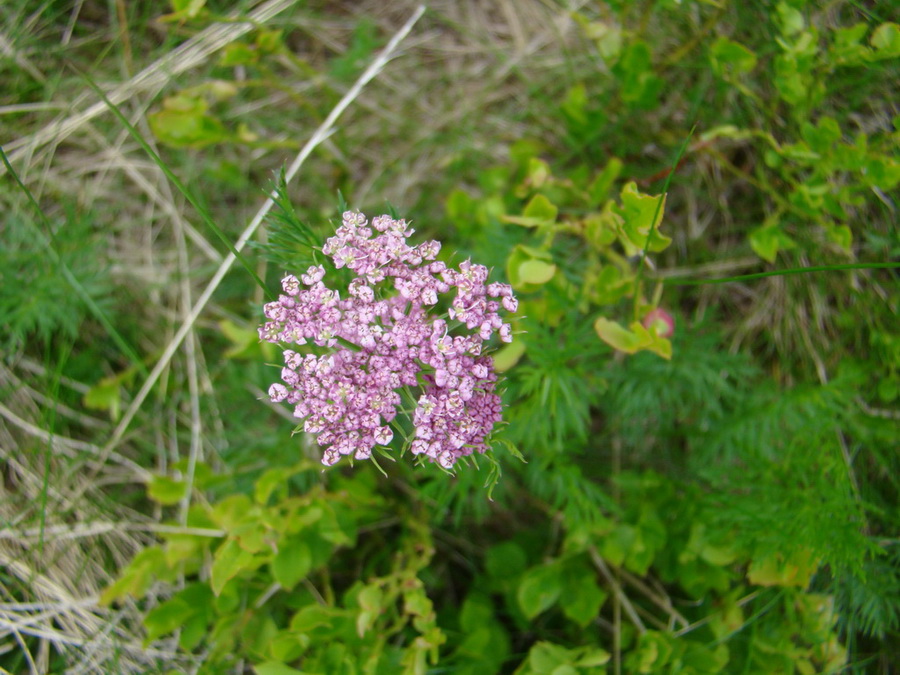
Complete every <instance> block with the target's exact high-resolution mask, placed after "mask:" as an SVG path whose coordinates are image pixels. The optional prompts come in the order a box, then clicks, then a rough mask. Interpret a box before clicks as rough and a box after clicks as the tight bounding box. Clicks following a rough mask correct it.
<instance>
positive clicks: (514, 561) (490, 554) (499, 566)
mask: <svg viewBox="0 0 900 675" xmlns="http://www.w3.org/2000/svg"><path fill="white" fill-rule="evenodd" d="M527 564H528V558H527V556H526V555H525V551H523V550H522V547H521V546H519V545H518V544H516V543H515V542H512V541H504V542H503V543H501V544H497V545H495V546H491V548H489V549H488V550H487V553H486V554H485V560H484V566H485V569H486V570H487V573H488V576H490V577H493V578H494V579H497V580H508V579H513V578H515V577H517V576H518V575H519V574H521V573H522V572H524V571H525V567H526V565H527Z"/></svg>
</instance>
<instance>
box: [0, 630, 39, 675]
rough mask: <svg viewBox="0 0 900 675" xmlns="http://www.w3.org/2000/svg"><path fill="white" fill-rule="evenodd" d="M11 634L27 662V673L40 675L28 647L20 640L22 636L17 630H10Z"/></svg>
mask: <svg viewBox="0 0 900 675" xmlns="http://www.w3.org/2000/svg"><path fill="white" fill-rule="evenodd" d="M2 621H3V620H2V619H0V622H2ZM11 632H12V634H13V636H14V637H15V638H16V642H17V643H18V644H19V648H20V649H21V650H22V653H23V654H25V660H26V661H28V672H29V673H32V675H40V671H39V670H38V667H37V664H36V663H35V662H34V657H33V656H31V651H29V649H28V645H26V644H25V640H23V639H22V636H21V635H20V634H19V631H18V629H16V628H12V629H11Z"/></svg>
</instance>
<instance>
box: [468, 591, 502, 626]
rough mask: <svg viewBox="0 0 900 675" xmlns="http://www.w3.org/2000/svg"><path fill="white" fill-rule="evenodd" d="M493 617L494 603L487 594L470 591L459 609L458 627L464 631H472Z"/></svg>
mask: <svg viewBox="0 0 900 675" xmlns="http://www.w3.org/2000/svg"><path fill="white" fill-rule="evenodd" d="M493 619H494V604H493V603H492V602H491V599H490V597H489V596H487V595H485V594H483V593H478V592H472V593H470V594H469V596H468V597H467V598H466V599H465V601H464V602H463V605H462V609H460V611H459V627H460V628H461V629H462V630H463V632H465V633H474V632H475V631H477V630H478V629H479V628H481V627H482V626H485V625H487V624H488V623H490V622H491V621H493Z"/></svg>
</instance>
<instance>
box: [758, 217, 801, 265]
mask: <svg viewBox="0 0 900 675" xmlns="http://www.w3.org/2000/svg"><path fill="white" fill-rule="evenodd" d="M796 245H797V244H796V243H795V242H794V240H793V239H791V238H790V237H789V236H788V235H787V234H786V233H785V232H784V231H783V230H782V229H781V228H780V227H779V226H778V225H763V226H761V227H758V228H756V229H755V230H752V231H751V232H750V248H752V249H753V251H754V253H756V255H758V256H759V257H760V258H762V259H763V260H766V261H768V262H770V263H772V262H775V257H776V256H777V255H778V251H782V250H787V249H791V248H794V247H795V246H796Z"/></svg>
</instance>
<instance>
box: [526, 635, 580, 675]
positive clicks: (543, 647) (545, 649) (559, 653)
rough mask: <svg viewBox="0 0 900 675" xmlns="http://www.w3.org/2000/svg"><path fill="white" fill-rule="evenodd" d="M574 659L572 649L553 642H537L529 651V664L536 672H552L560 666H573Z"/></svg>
mask: <svg viewBox="0 0 900 675" xmlns="http://www.w3.org/2000/svg"><path fill="white" fill-rule="evenodd" d="M572 661H573V654H572V650H571V649H566V648H565V647H563V646H562V645H557V644H553V643H552V642H546V641H541V642H537V643H536V644H535V645H534V646H533V647H532V648H531V649H530V650H529V651H528V665H529V667H530V668H531V670H532V672H534V673H548V674H551V673H553V672H555V671H556V669H557V668H559V667H560V666H569V667H571V664H572Z"/></svg>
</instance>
